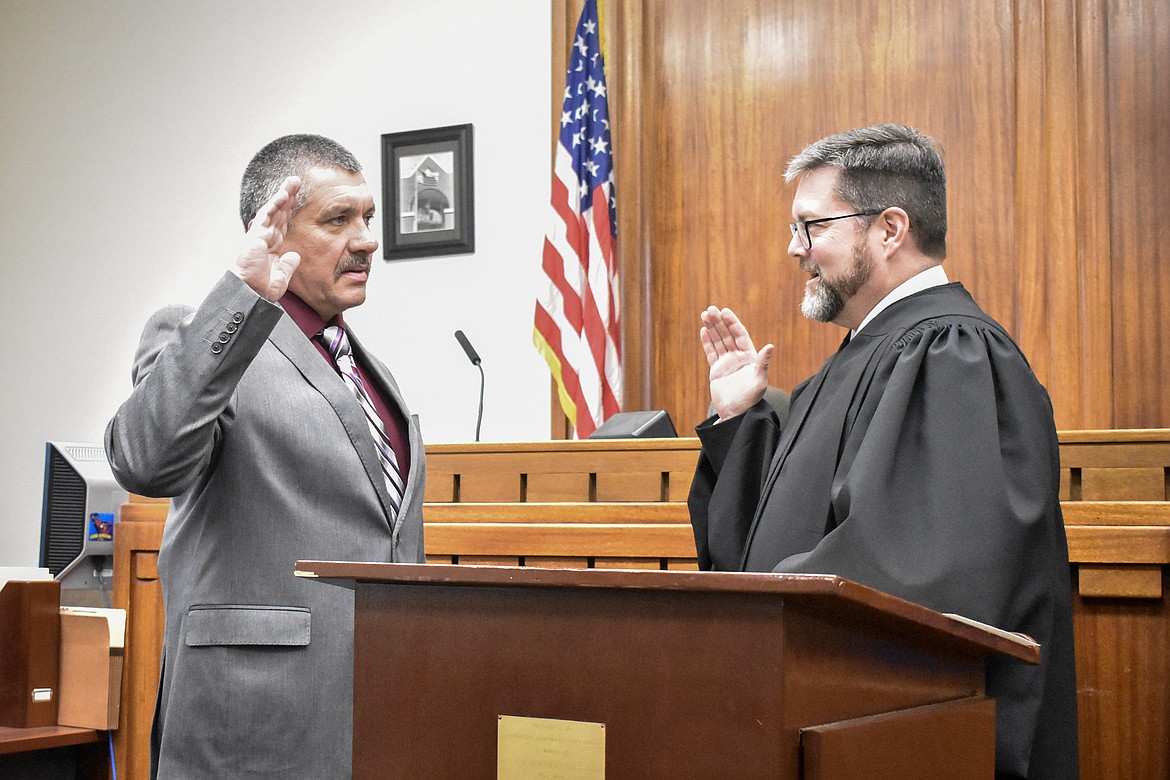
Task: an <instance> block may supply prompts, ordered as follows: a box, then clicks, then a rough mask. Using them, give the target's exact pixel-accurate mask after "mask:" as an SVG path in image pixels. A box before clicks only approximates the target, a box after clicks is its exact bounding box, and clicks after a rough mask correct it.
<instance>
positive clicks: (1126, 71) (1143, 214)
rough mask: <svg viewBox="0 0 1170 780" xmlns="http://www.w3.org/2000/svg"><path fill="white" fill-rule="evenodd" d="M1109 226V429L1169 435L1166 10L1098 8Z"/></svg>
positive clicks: (1169, 40) (1141, 3) (1169, 47)
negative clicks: (1102, 31) (1157, 430)
mask: <svg viewBox="0 0 1170 780" xmlns="http://www.w3.org/2000/svg"><path fill="white" fill-rule="evenodd" d="M1104 10H1105V12H1106V13H1107V15H1108V16H1107V19H1106V22H1105V26H1106V29H1107V30H1108V33H1107V38H1106V40H1107V52H1106V55H1107V56H1106V57H1105V58H1104V60H1105V61H1104V73H1103V74H1102V77H1103V81H1104V83H1105V84H1107V85H1108V112H1107V114H1106V117H1105V119H1106V120H1107V127H1108V133H1109V180H1110V181H1111V182H1112V187H1111V189H1110V195H1111V198H1110V203H1109V206H1110V208H1109V211H1108V212H1107V213H1106V214H1101V213H1086V214H1084V215H1083V218H1084V219H1085V220H1093V221H1100V220H1104V219H1106V218H1107V219H1108V220H1109V226H1110V228H1111V233H1110V238H1111V249H1112V251H1111V253H1110V257H1111V259H1112V264H1113V265H1112V271H1113V278H1114V279H1115V282H1114V295H1113V306H1114V311H1115V314H1116V316H1115V317H1114V321H1113V337H1114V344H1115V345H1116V356H1115V360H1114V366H1113V376H1114V382H1115V392H1116V395H1115V407H1116V412H1115V419H1114V427H1130V426H1132V427H1145V426H1170V392H1167V390H1166V388H1167V387H1170V273H1167V270H1166V268H1167V265H1168V264H1170V217H1168V216H1167V215H1166V213H1165V212H1164V209H1165V192H1166V185H1167V183H1168V182H1170V86H1168V85H1170V6H1168V5H1167V4H1166V3H1165V2H1160V0H1111V1H1110V2H1108V3H1107V4H1105V5H1104Z"/></svg>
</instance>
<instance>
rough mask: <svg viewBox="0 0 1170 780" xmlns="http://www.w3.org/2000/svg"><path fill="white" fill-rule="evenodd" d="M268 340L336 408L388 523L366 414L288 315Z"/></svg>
mask: <svg viewBox="0 0 1170 780" xmlns="http://www.w3.org/2000/svg"><path fill="white" fill-rule="evenodd" d="M268 340H269V341H270V342H272V345H273V346H275V347H276V348H277V349H278V350H280V352H281V353H282V354H283V355H284V356H285V357H286V358H288V360H289V361H290V362H291V363H292V364H293V365H294V366H296V369H297V371H299V372H300V374H301V376H303V377H304V378H305V381H306V382H308V383H309V384H310V385H312V386H313V387H314V388H315V389H316V390H317V392H319V393H321V395H322V396H323V397H324V398H325V400H326V401H328V402H329V405H330V406H331V407H333V411H334V413H336V414H337V417H338V419H339V420H340V421H341V425H342V427H343V428H345V431H346V433H347V434H348V435H349V440H350V443H351V444H352V445H353V448H354V450H356V451H357V454H358V458H359V459H360V460H361V462H362V466H363V467H364V469H365V472H366V477H367V479H368V480H369V482H370V485H371V486H372V487H373V488H374V491H375V492H376V493H377V494H378V500H379V501H381V503H382V511H383V512H384V513H385V514H386V522H387V523H389V522H390V511H391V508H390V496H389V494H388V493H387V492H386V483H385V482H384V481H383V478H382V466H381V464H380V463H379V462H378V455H377V453H376V452H375V451H374V440H373V437H371V436H370V432H369V428H368V426H367V423H366V418H365V415H364V414H363V413H362V409H361V406H360V405H359V404H358V403H357V401H356V399H355V398H354V396H353V393H352V392H351V391H350V389H349V387H347V386H346V384H345V382H344V381H342V379H341V377H340V376H338V375H337V372H336V371H334V370H333V369H332V368H331V367H330V366H329V364H328V363H327V362H326V361H325V359H324V358H323V357H322V356H321V353H320V352H318V351H317V349H316V347H314V346H313V345H312V344H311V343H309V340H308V339H307V338H305V334H304V333H303V332H302V331H301V329H300V328H298V327H297V325H296V323H295V322H293V321H292V318H291V317H289V316H288V315H285V316H283V317H281V318H280V322H278V323H277V325H276V327H275V328H274V329H273V330H272V334H271V335H269V337H268Z"/></svg>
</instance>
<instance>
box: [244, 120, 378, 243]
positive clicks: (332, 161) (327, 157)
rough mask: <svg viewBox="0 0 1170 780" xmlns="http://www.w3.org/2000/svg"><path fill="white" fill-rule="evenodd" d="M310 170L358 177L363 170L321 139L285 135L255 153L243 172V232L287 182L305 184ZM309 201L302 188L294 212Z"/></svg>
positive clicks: (329, 141) (341, 150) (341, 148)
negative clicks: (293, 180)
mask: <svg viewBox="0 0 1170 780" xmlns="http://www.w3.org/2000/svg"><path fill="white" fill-rule="evenodd" d="M313 168H339V169H341V170H343V171H349V172H350V173H359V172H361V169H362V166H361V163H359V162H358V161H357V158H355V157H354V156H353V155H352V154H350V152H349V150H348V149H346V148H345V147H344V146H342V145H341V144H339V143H337V142H336V141H334V140H332V139H330V138H326V137H325V136H321V135H307V134H303V133H302V134H297V135H286V136H284V137H283V138H277V139H276V140H275V141H273V142H272V143H270V144H268V145H267V146H265V147H264V148H263V149H261V150H260V151H258V152H256V156H255V157H253V158H252V161H251V162H250V163H248V167H247V168H245V169H244V180H243V181H242V182H240V219H241V220H243V223H244V229H245V230H246V229H247V228H248V223H249V222H251V221H252V218H253V217H255V216H256V212H257V211H259V210H260V207H261V206H263V205H264V204H265V203H267V202H268V201H269V200H271V198H272V196H274V195H275V194H276V192H277V190H279V189H280V185H281V184H282V183H283V182H284V180H285V179H286V178H288V177H289V176H299V177H300V179H301V181H302V182H305V181H306V180H307V178H306V174H308V172H309V171H310V170H312V169H313ZM308 199H309V191H308V187H307V186H302V187H301V191H300V194H299V195H298V196H297V208H300V207H301V206H303V205H305V202H306V201H307V200H308Z"/></svg>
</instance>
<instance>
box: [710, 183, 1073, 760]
mask: <svg viewBox="0 0 1170 780" xmlns="http://www.w3.org/2000/svg"><path fill="white" fill-rule="evenodd" d="M830 173H831V174H832V175H833V176H835V175H836V172H833V171H831V172H830ZM806 178H809V179H811V178H812V176H811V175H810V176H808V177H806ZM822 178H823V177H822ZM802 186H803V185H802ZM805 201H806V205H807V202H808V198H806V199H805ZM800 202H801V192H800V190H798V197H797V203H800ZM819 205H820V206H821V207H822V208H823V207H824V205H823V204H819ZM839 206H840V208H837V209H831V208H825V210H828V211H829V212H830V213H833V212H834V211H837V212H839V213H842V214H844V213H847V212H846V211H841V210H840V209H841V208H849V209H850V210H857V209H856V207H855V206H854V205H851V204H848V203H844V204H839ZM800 208H803V207H797V206H796V204H794V215H797V218H798V219H801V218H803V216H804V215H803V214H802V213H800V210H799V209H800ZM810 213H817V212H816V211H815V210H814V211H812V212H810ZM882 219H883V218H882V217H879V219H878V220H877V222H881V221H882ZM875 224H876V223H875ZM859 227H860V226H859ZM878 227H879V232H880V230H887V232H888V230H889V229H888V228H882V227H881V226H880V225H879V226H878ZM871 228H872V226H871ZM794 232H795V228H794ZM809 243H810V244H814V242H813V241H811V240H810V241H809ZM827 243H828V242H827V241H826V244H827ZM794 245H796V250H795V252H793V246H790V252H793V254H794V255H797V256H800V257H801V260H802V267H806V269H807V267H808V266H809V265H810V264H811V262H812V261H811V259H808V260H806V258H805V255H806V254H807V255H808V257H809V258H815V255H816V253H815V251H814V252H808V250H807V249H805V250H804V251H803V252H802V250H801V247H800V246H799V245H797V239H796V238H794ZM912 248H913V246H912V245H911V249H912ZM879 251H880V250H879ZM896 254H897V253H895V255H896ZM870 259H871V260H874V258H872V257H871V258H870ZM918 259H919V260H920V259H921V258H918ZM887 260H888V261H889V266H888V267H887V266H883V267H882V268H879V269H878V271H877V273H876V274H871V276H870V281H873V279H874V277H875V276H877V277H878V280H879V281H881V280H882V278H883V277H882V273H883V272H884V271H888V270H889V269H890V268H897V267H898V266H897V263H899V262H900V259H899V258H898V257H897V256H891V257H883V256H880V255H879V257H878V258H877V260H876V262H886V261H887ZM825 262H826V264H828V263H830V262H831V260H825ZM920 265H921V264H919V265H915V266H913V268H918V267H920ZM927 265H928V266H929V265H930V263H927ZM933 273H935V274H936V276H935V277H933V278H934V279H935V280H937V279H938V276H941V277H942V279H943V280H945V274H942V273H941V268H937V267H936V268H934V271H933ZM915 276H918V274H916V273H909V272H906V273H901V274H900V275H899V274H894V275H893V276H890V275H886V276H885V277H884V279H885V280H886V281H885V284H884V286H879V287H878V289H877V290H876V291H870V297H871V298H877V297H878V296H880V297H881V299H883V300H882V302H883V304H884V305H885V308H882V309H881V311H880V313H878V314H877V315H876V316H875V317H873V318H872V319H870V320H868V321H865V323H864V327H863V328H862V329H861V330H860V331H859V332H857V333H856V335H852V336H851V337H847V338H846V340H845V343H844V344H843V345H842V346H841V348H840V349H839V350H838V352H837V353H836V354H835V355H833V356H832V357H831V358H830V359H829V360H828V361H827V362H826V363H825V364H824V366H823V367H822V368H821V370H820V371H819V372H818V373H817V374H816V375H815V376H814V377H812V378H811V379H809V380H807V381H805V382H804V383H802V384H801V385H799V386H798V387H797V388H795V390H794V391H793V393H792V400H791V410H790V414H789V418H788V420H787V422H786V424H784V426H783V428H781V426H780V424H779V422H778V420H777V418H776V416H775V415H774V414H773V413H772V412H771V410H770V409H769V407H768V406H767V405H766V404H765V403H763V402H760V401H758V402H756V403H755V404H754V405H752V406H750V408H748V409H747V410H746V411H743V412H742V413H737V414H731V415H719V416H716V417H712V418H711V419H710V420H708V421H706V422H704V423H703V424H701V425H700V426H699V427H698V429H697V431H698V434H699V437H700V440H701V442H702V452H701V455H700V458H699V463H698V467H697V470H696V474H695V479H694V482H693V485H692V489H691V494H690V498H689V506H690V511H691V521H692V524H693V527H694V532H695V541H696V545H697V548H698V555H699V562H700V566H701V568H704V569H716V570H724V571H741V570H742V571H758V572H772V571H774V572H803V573H823V574H835V575H840V576H842V577H845V578H847V579H850V580H854V581H856V582H859V583H862V584H865V585H868V586H870V587H873V588H876V589H878V590H881V591H884V592H887V593H890V594H893V595H895V596H899V597H901V598H905V599H908V600H910V601H914V602H916V603H919V604H922V605H923V606H926V607H929V608H931V609H935V610H939V611H943V612H956V613H959V614H962V615H965V616H967V617H970V618H974V619H975V620H979V621H982V622H984V623H988V624H991V625H994V626H997V627H1000V628H1004V629H1007V630H1010V631H1018V632H1022V633H1025V634H1027V635H1029V636H1031V637H1032V638H1033V639H1035V640H1036V641H1037V642H1039V643H1040V645H1041V655H1042V660H1041V663H1040V665H1039V666H1030V665H1026V664H1022V663H1018V662H1011V661H1006V660H1005V661H993V662H991V663H990V664H989V667H988V670H987V690H988V694H989V695H990V696H992V697H994V698H995V700H996V711H997V722H996V729H997V736H996V767H997V776H999V777H1005V778H1006V777H1030V778H1067V777H1074V778H1075V777H1076V776H1077V765H1078V761H1077V738H1076V699H1075V695H1076V693H1075V679H1074V660H1073V636H1072V619H1071V605H1070V601H1071V593H1070V581H1069V569H1068V551H1067V544H1066V541H1065V535H1064V525H1063V522H1062V518H1061V514H1060V504H1059V501H1058V484H1059V474H1058V448H1057V440H1056V432H1055V426H1054V423H1053V415H1052V408H1051V405H1050V403H1049V399H1048V395H1047V393H1046V392H1045V390H1044V388H1043V387H1042V386H1041V385H1040V383H1039V382H1038V381H1037V379H1036V377H1035V376H1034V375H1033V373H1032V371H1031V369H1030V368H1029V366H1028V363H1027V361H1026V360H1025V358H1024V356H1023V355H1022V353H1021V352H1020V350H1019V348H1018V347H1017V346H1016V344H1015V343H1014V342H1013V340H1012V339H1011V337H1010V336H1009V335H1008V334H1007V333H1006V332H1005V331H1004V330H1003V328H1002V327H1001V326H1000V325H998V324H997V323H996V322H995V321H994V320H992V319H991V318H990V317H989V316H987V315H986V314H985V313H984V312H983V311H981V310H980V309H979V307H978V306H977V305H976V304H975V302H974V301H973V300H972V299H971V296H970V295H969V294H968V293H967V291H966V290H965V289H963V287H962V286H961V285H959V284H941V285H935V286H928V287H926V289H921V290H919V291H916V292H912V293H911V294H909V295H908V296H907V297H900V298H899V297H898V295H897V294H895V295H893V296H890V297H892V298H895V300H894V301H893V302H892V303H890V302H889V298H885V296H886V295H887V294H888V293H889V292H890V290H892V289H894V288H893V287H891V285H894V287H900V289H901V290H903V291H904V290H905V289H906V288H905V287H901V286H900V282H902V281H905V280H906V279H907V278H912V277H915ZM895 282H899V284H895ZM812 284H814V283H812V282H810V285H812ZM911 285H912V288H911V289H913V282H911ZM918 286H922V285H921V284H919V285H918ZM866 292H867V291H865V290H864V288H862V290H861V292H859V293H857V294H856V295H854V296H853V298H852V299H851V300H850V302H854V303H857V302H861V303H863V304H865V305H863V306H862V307H861V310H860V311H858V310H856V309H854V310H850V309H849V306H845V312H844V314H839V315H838V318H837V319H835V320H834V321H843V322H845V323H847V324H849V325H850V326H854V327H855V326H856V324H857V323H858V321H860V320H861V319H862V317H863V315H865V314H866V313H867V312H869V311H870V310H871V309H872V306H870V305H869V304H868V302H866V301H865V300H864V297H863V296H864V295H865V294H866ZM708 312H710V313H713V315H714V319H715V320H718V322H717V323H716V324H717V325H718V328H715V327H714V326H713V324H712V323H713V320H712V319H710V317H711V316H712V315H711V314H708V313H705V314H704V322H705V323H707V325H708V328H710V329H711V330H712V331H714V330H720V331H721V332H722V333H723V336H724V338H725V339H726V340H727V344H726V345H724V344H719V349H717V350H715V352H716V354H715V355H713V354H712V351H711V349H710V347H711V346H712V345H711V343H709V342H708V341H707V339H708V335H707V334H706V333H704V340H705V343H704V346H705V347H707V348H708V358H709V360H712V362H713V359H714V358H717V357H720V356H722V355H723V354H724V353H723V352H722V351H721V350H723V349H724V348H728V349H733V345H732V342H734V341H735V340H736V338H739V339H740V341H739V342H738V344H739V346H740V347H744V346H745V345H746V352H747V357H746V358H745V361H746V360H754V361H756V363H757V373H759V365H760V364H761V363H762V368H763V372H764V373H766V368H767V365H766V363H767V356H763V353H764V352H765V351H768V352H770V351H771V346H770V345H769V346H768V347H765V348H764V350H761V352H760V353H755V350H754V347H752V346H751V344H750V337H748V336H747V333H746V330H745V329H743V328H742V326H740V325H739V323H738V319H737V318H735V317H734V315H733V314H732V313H731V312H729V311H728V310H723V313H722V315H721V314H719V313H718V312H717V310H715V309H714V308H712V309H710V310H708ZM851 319H852V321H850V320H851ZM729 333H730V334H731V335H728V334H729ZM711 338H712V339H713V340H715V341H718V337H716V336H714V335H712V337H711ZM744 339H746V341H745V340H744ZM727 359H730V358H727ZM712 374H713V380H714V378H715V374H716V371H715V370H714V369H713V372H712ZM760 381H761V382H762V381H763V380H762V378H761V380H760ZM715 396H716V386H715V384H714V381H713V397H714V399H715V402H716V407H717V408H718V407H719V399H718V398H717V397H715ZM725 405H726V404H725ZM732 408H733V411H736V412H738V411H739V410H737V409H734V407H732ZM720 416H722V417H723V418H724V419H719V417H720Z"/></svg>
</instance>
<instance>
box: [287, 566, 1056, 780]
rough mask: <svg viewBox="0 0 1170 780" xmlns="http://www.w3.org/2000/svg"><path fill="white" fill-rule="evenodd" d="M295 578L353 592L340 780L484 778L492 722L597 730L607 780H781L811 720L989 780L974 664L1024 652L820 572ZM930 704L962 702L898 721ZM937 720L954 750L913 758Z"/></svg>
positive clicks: (450, 571)
mask: <svg viewBox="0 0 1170 780" xmlns="http://www.w3.org/2000/svg"><path fill="white" fill-rule="evenodd" d="M297 575H298V576H302V577H310V578H319V579H324V580H327V581H329V582H330V583H332V584H344V585H347V586H351V587H354V588H355V617H354V622H355V625H354V746H353V757H354V767H353V776H354V777H355V778H375V777H377V778H396V777H402V778H416V777H464V778H477V777H482V778H494V777H495V776H496V761H497V728H498V721H499V718H500V717H501V716H512V717H520V718H541V719H557V720H567V721H578V722H586V723H594V724H604V733H605V747H604V750H605V768H606V771H605V776H606V778H609V779H610V780H616V779H617V778H627V777H628V778H681V777H742V778H752V777H770V778H799V777H802V776H804V775H802V773H801V769H800V767H801V762H802V757H801V732H802V729H806V728H812V727H824V726H827V725H828V724H833V725H834V728H832V729H828V732H829V736H830V737H835V739H836V741H835V742H834V741H833V740H832V739H829V741H828V743H827V744H829V745H831V746H833V749H835V750H837V751H840V750H842V749H846V750H852V749H853V747H854V745H858V746H862V747H864V746H865V745H866V744H869V745H870V746H872V745H873V744H874V740H873V735H874V734H875V733H876V734H896V735H898V736H899V740H898V742H897V744H891V743H890V742H889V741H888V740H879V741H881V742H883V743H884V747H885V749H886V751H887V752H888V753H889V754H890V755H891V756H901V757H903V758H905V759H907V760H906V762H905V764H904V765H905V766H917V767H920V768H922V770H923V774H922V775H921V776H923V777H937V776H940V774H939V773H940V772H945V774H946V776H947V777H949V778H951V779H952V780H958V779H959V778H976V777H978V778H991V777H992V776H993V774H994V753H995V750H994V707H993V706H988V700H987V699H985V698H984V668H985V661H986V659H987V657H988V656H990V655H992V654H997V653H998V654H1005V655H1009V656H1012V657H1015V658H1017V659H1020V660H1021V661H1022V662H1023V661H1028V662H1033V663H1034V662H1037V661H1038V659H1039V651H1038V650H1037V649H1036V648H1035V647H1034V646H1028V647H1025V646H1022V645H1020V644H1018V643H1016V642H1013V641H1011V640H1009V639H1007V638H1004V637H1001V636H998V635H994V634H991V633H988V632H985V631H984V630H982V629H980V628H977V627H974V626H971V625H967V624H965V623H961V622H959V621H956V620H953V619H951V618H948V617H946V616H943V615H940V614H938V613H935V612H931V611H930V610H927V609H925V608H923V607H919V606H917V605H914V604H911V603H909V602H906V601H902V600H900V599H896V598H893V597H891V596H887V595H885V594H882V593H879V592H877V591H874V590H872V589H869V588H865V587H863V586H861V585H857V584H855V583H852V582H848V581H846V580H843V579H841V578H839V577H834V576H829V575H777V574H716V573H699V572H673V571H632V570H631V571H622V570H596V569H578V570H551V569H535V568H520V567H515V568H506V567H473V566H447V565H433V564H432V565H409V564H377V563H339V562H332V563H330V562H320V561H307V562H300V563H298V564H297ZM940 703H954V704H957V705H963V706H956V707H954V708H953V709H952V710H951V713H950V714H951V717H950V718H949V719H938V718H929V717H928V718H918V719H917V720H915V719H914V718H912V717H910V716H908V715H906V712H907V711H909V710H912V709H915V708H919V707H923V706H925V705H936V704H940ZM877 715H887V716H888V717H887V718H885V719H884V722H883V721H881V720H879V721H875V720H873V719H872V716H877ZM858 718H867V719H868V720H866V721H865V722H864V723H857V724H850V723H849V722H850V721H852V720H854V719H858ZM940 723H945V724H946V725H947V726H948V727H949V728H950V729H951V732H952V736H953V737H954V739H953V740H952V742H953V745H954V747H955V749H954V751H953V752H950V753H947V754H945V755H941V754H940V755H938V756H937V763H934V764H927V763H925V762H924V761H923V757H922V750H921V744H920V742H921V740H922V739H925V738H926V737H927V735H928V734H930V735H931V738H934V736H935V732H936V731H937V730H938V728H939V724H940ZM854 725H855V726H856V730H854V729H853V728H852V727H853V726H854ZM820 744H822V745H823V744H826V742H825V740H824V739H822V740H821V742H820ZM822 752H823V751H822ZM817 766H818V767H827V768H831V766H832V764H831V762H826V761H821V762H820V763H818V764H817ZM817 776H818V777H821V778H831V777H838V775H836V774H833V773H831V772H829V771H828V770H827V769H826V770H825V771H822V772H821V773H820V774H819V775H817ZM900 776H901V777H905V776H906V775H904V774H902V775H900ZM911 776H913V775H911Z"/></svg>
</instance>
